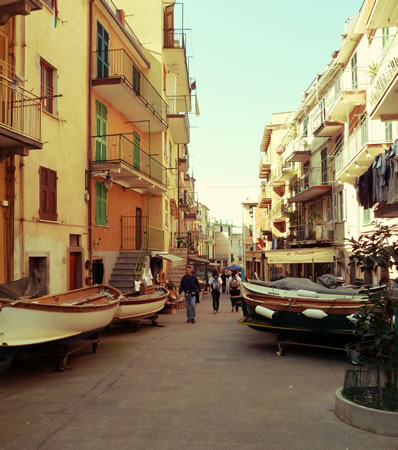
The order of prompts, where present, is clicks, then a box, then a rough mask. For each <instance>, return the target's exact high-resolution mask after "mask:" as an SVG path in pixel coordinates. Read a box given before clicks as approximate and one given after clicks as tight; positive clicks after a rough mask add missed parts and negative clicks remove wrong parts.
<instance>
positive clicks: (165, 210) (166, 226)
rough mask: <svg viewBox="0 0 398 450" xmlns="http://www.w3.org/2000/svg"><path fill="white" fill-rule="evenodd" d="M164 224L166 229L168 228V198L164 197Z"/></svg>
mask: <svg viewBox="0 0 398 450" xmlns="http://www.w3.org/2000/svg"><path fill="white" fill-rule="evenodd" d="M164 216H165V217H164V224H165V228H166V230H167V229H168V228H169V200H168V199H167V198H166V199H165V200H164Z"/></svg>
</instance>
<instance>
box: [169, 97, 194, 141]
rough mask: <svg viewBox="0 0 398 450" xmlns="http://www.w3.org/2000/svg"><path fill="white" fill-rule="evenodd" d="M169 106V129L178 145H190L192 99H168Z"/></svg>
mask: <svg viewBox="0 0 398 450" xmlns="http://www.w3.org/2000/svg"><path fill="white" fill-rule="evenodd" d="M167 103H168V105H169V109H168V113H167V118H168V121H169V129H170V131H171V132H172V134H173V138H174V142H175V143H176V144H189V140H190V127H189V118H188V112H189V111H190V110H191V99H190V97H187V96H185V95H181V96H178V97H167Z"/></svg>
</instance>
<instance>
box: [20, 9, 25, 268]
mask: <svg viewBox="0 0 398 450" xmlns="http://www.w3.org/2000/svg"><path fill="white" fill-rule="evenodd" d="M21 21H22V26H21V34H22V39H21V41H22V42H21V46H22V58H21V60H22V61H21V73H22V77H23V78H24V79H25V78H26V57H27V54H26V47H27V44H26V17H25V16H23V17H21ZM24 167H25V161H24V159H23V156H20V157H19V207H20V212H19V221H20V225H19V230H20V239H21V256H20V271H21V272H20V276H21V277H24V276H25V275H26V273H25V264H24V260H25V227H24V224H25V217H24V216H25V201H24V193H25V172H24Z"/></svg>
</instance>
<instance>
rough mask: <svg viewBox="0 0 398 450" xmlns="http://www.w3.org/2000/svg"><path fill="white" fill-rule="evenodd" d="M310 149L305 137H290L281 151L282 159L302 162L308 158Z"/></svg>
mask: <svg viewBox="0 0 398 450" xmlns="http://www.w3.org/2000/svg"><path fill="white" fill-rule="evenodd" d="M310 155H311V151H310V148H309V146H308V144H307V140H306V138H304V139H292V140H291V141H289V142H288V143H287V144H286V147H285V151H284V153H283V161H286V162H303V161H307V160H308V159H309V158H310Z"/></svg>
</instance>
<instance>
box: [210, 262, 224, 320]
mask: <svg viewBox="0 0 398 450" xmlns="http://www.w3.org/2000/svg"><path fill="white" fill-rule="evenodd" d="M209 285H210V291H211V297H212V299H213V314H217V313H218V308H219V307H220V295H221V290H222V280H221V277H219V276H218V271H217V270H213V273H212V274H211V278H210V280H209Z"/></svg>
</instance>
